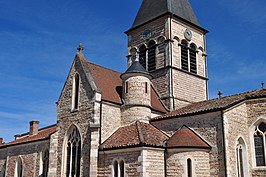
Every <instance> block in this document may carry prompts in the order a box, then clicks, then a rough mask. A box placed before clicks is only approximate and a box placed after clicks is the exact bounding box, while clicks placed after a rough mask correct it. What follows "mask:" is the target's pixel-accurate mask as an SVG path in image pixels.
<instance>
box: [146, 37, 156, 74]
mask: <svg viewBox="0 0 266 177" xmlns="http://www.w3.org/2000/svg"><path fill="white" fill-rule="evenodd" d="M155 59H156V43H155V42H154V41H150V42H149V44H148V71H149V72H150V71H154V70H155V69H156V60H155Z"/></svg>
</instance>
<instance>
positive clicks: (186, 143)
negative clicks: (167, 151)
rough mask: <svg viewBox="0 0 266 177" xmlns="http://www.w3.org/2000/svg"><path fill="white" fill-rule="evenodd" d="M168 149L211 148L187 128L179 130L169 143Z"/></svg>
mask: <svg viewBox="0 0 266 177" xmlns="http://www.w3.org/2000/svg"><path fill="white" fill-rule="evenodd" d="M166 144H167V147H168V148H178V147H179V148H187V147H190V148H211V146H210V145H208V144H207V143H206V142H205V141H203V139H202V138H201V137H200V136H198V135H197V134H196V133H195V132H193V131H192V130H190V129H189V128H188V127H187V126H183V127H182V128H181V129H180V130H177V131H176V132H175V134H174V135H173V136H171V137H170V138H169V140H168V141H167V143H166Z"/></svg>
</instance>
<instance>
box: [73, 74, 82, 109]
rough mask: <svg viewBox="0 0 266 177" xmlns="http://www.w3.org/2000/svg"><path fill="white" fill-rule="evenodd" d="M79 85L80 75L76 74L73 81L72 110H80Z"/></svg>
mask: <svg viewBox="0 0 266 177" xmlns="http://www.w3.org/2000/svg"><path fill="white" fill-rule="evenodd" d="M79 84H80V78H79V75H78V74H75V76H74V79H73V89H72V97H73V98H72V110H77V109H78V104H79Z"/></svg>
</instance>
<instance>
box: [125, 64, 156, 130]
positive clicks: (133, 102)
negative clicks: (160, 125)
mask: <svg viewBox="0 0 266 177" xmlns="http://www.w3.org/2000/svg"><path fill="white" fill-rule="evenodd" d="M121 78H122V80H123V101H124V102H123V106H122V108H121V123H122V125H126V124H129V123H132V122H135V121H137V120H139V121H142V122H148V121H149V120H150V118H151V79H152V76H151V75H150V74H149V73H148V72H147V71H146V70H145V69H144V68H143V66H142V65H141V64H140V63H139V61H134V62H133V63H132V65H131V66H130V67H129V68H128V69H127V71H126V72H125V73H123V74H122V75H121Z"/></svg>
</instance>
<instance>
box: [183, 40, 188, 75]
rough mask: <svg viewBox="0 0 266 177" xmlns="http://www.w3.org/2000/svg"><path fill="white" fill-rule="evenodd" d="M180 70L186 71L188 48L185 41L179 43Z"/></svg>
mask: <svg viewBox="0 0 266 177" xmlns="http://www.w3.org/2000/svg"><path fill="white" fill-rule="evenodd" d="M181 69H183V70H185V71H188V69H189V67H188V46H187V42H186V41H185V40H182V41H181Z"/></svg>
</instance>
